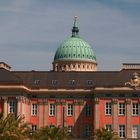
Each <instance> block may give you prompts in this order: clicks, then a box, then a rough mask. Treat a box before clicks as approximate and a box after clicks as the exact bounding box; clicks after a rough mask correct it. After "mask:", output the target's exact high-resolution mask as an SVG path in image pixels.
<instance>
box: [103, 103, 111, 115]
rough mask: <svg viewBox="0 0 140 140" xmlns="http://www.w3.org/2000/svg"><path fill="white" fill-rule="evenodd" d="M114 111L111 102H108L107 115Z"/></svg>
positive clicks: (106, 106)
mask: <svg viewBox="0 0 140 140" xmlns="http://www.w3.org/2000/svg"><path fill="white" fill-rule="evenodd" d="M111 113H112V107H111V103H110V102H109V103H106V105H105V115H111Z"/></svg>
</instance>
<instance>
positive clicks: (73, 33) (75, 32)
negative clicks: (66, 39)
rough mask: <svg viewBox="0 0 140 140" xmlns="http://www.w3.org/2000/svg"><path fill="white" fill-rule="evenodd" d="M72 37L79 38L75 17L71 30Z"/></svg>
mask: <svg viewBox="0 0 140 140" xmlns="http://www.w3.org/2000/svg"><path fill="white" fill-rule="evenodd" d="M72 37H79V29H78V26H77V16H75V17H74V24H73V28H72Z"/></svg>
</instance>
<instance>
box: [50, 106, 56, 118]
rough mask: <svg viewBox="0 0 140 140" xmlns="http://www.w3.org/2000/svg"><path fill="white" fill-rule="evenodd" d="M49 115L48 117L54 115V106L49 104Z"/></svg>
mask: <svg viewBox="0 0 140 140" xmlns="http://www.w3.org/2000/svg"><path fill="white" fill-rule="evenodd" d="M49 115H50V116H54V115H55V104H54V103H53V104H50V108H49Z"/></svg>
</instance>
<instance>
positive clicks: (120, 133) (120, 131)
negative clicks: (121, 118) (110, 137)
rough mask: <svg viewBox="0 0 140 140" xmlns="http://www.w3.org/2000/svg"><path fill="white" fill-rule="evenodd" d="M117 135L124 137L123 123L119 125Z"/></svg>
mask: <svg viewBox="0 0 140 140" xmlns="http://www.w3.org/2000/svg"><path fill="white" fill-rule="evenodd" d="M119 137H120V138H124V137H125V125H119Z"/></svg>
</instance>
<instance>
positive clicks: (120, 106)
mask: <svg viewBox="0 0 140 140" xmlns="http://www.w3.org/2000/svg"><path fill="white" fill-rule="evenodd" d="M125 108H126V107H125V103H124V102H120V103H119V104H118V111H119V112H118V113H119V115H120V116H124V115H125V111H126V109H125Z"/></svg>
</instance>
